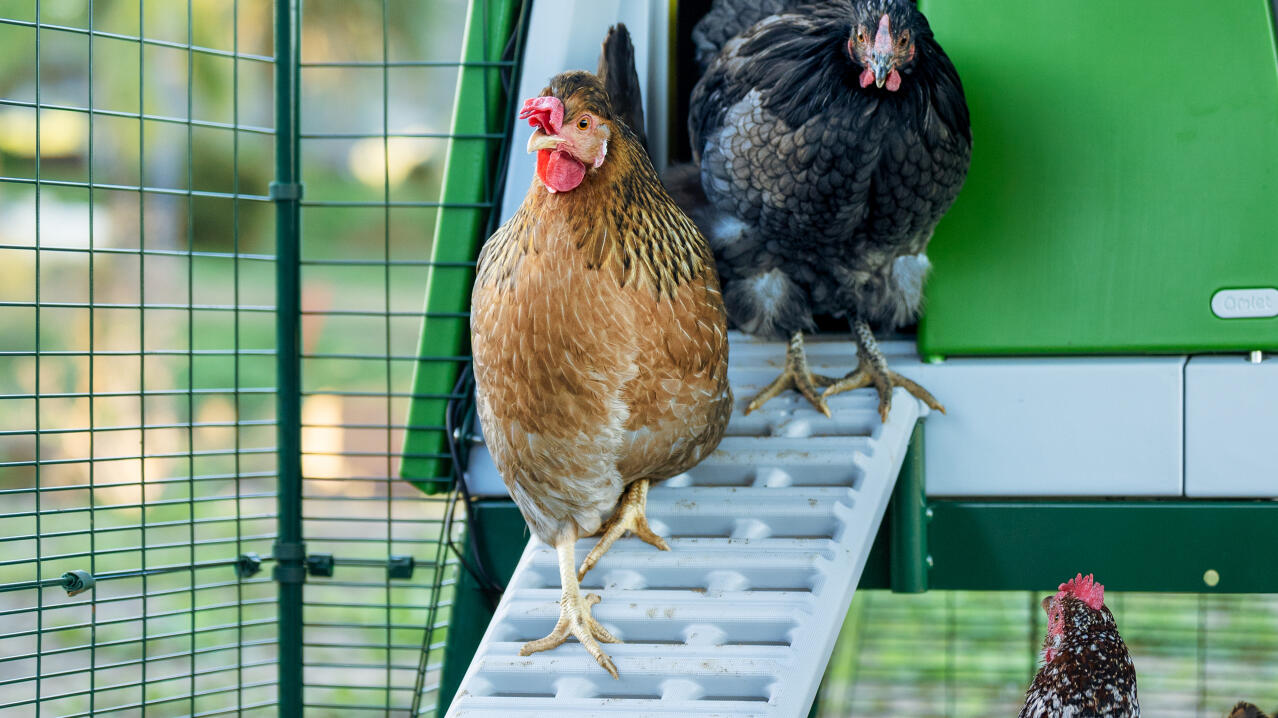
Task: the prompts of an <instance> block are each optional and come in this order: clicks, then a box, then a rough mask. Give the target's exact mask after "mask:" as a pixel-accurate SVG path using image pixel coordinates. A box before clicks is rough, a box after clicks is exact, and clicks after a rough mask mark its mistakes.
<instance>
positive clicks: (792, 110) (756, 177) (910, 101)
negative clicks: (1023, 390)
mask: <svg viewBox="0 0 1278 718" xmlns="http://www.w3.org/2000/svg"><path fill="white" fill-rule="evenodd" d="M778 10H780V12H779V13H778V14H772V15H767V13H772V12H777V11H778ZM747 22H750V23H753V24H749V25H748V26H746V27H745V29H744V30H741V31H739V34H736V35H735V36H731V39H728V40H726V41H724V40H723V38H725V37H729V33H732V32H734V31H735V29H736V28H738V27H741V26H743V25H745V24H746V23H747ZM693 36H694V39H695V42H696V43H697V51H698V55H699V57H701V58H702V59H703V60H706V59H707V58H709V60H708V66H707V67H706V68H705V74H704V75H703V76H702V78H701V79H700V81H699V82H698V83H697V85H696V87H695V88H694V90H693V94H692V100H691V110H690V112H689V117H688V129H689V132H690V135H691V137H692V145H693V147H692V149H693V158H694V162H696V163H698V165H699V168H700V180H701V186H702V189H703V191H704V203H705V204H704V206H696V199H695V198H694V199H693V200H692V202H691V203H690V205H689V207H688V209H689V211H690V213H691V214H693V216H694V219H696V220H697V221H698V223H699V224H700V226H701V227H702V230H703V231H705V232H706V234H707V237H708V239H709V240H710V244H711V247H712V248H713V250H714V253H715V258H716V261H717V263H718V269H719V275H720V279H721V281H722V282H723V289H724V301H725V303H726V306H727V309H728V319H729V321H730V323H731V324H732V325H733V326H735V327H737V328H739V329H741V330H743V331H745V332H747V333H750V334H753V335H756V336H759V337H763V338H769V339H784V338H786V337H788V338H789V341H790V345H789V350H788V351H787V355H786V368H785V371H784V372H783V373H782V374H781V376H779V377H778V378H777V379H776V381H774V382H772V383H771V384H770V385H769V386H768V387H766V388H765V389H764V390H763V391H762V392H760V393H759V395H758V396H756V397H755V398H754V400H753V401H752V402H751V403H750V405H749V408H748V409H747V412H748V411H750V410H754V409H757V408H758V407H760V406H762V405H763V403H764V402H766V401H767V400H768V399H770V398H772V397H773V396H776V395H777V394H779V393H780V392H782V391H784V390H786V389H787V388H791V387H792V388H795V389H797V390H798V391H799V392H801V393H802V394H803V395H804V396H805V397H807V398H808V400H809V401H811V402H812V404H813V405H815V406H816V407H817V408H818V409H819V410H821V411H822V412H824V413H825V414H827V415H829V407H828V406H827V404H826V398H827V397H829V396H831V395H833V394H836V393H838V392H842V391H847V390H850V389H857V388H861V387H866V386H873V387H874V388H875V389H876V390H877V392H878V396H879V413H880V415H881V416H882V417H883V418H884V420H886V418H887V415H888V410H889V407H890V402H891V393H892V388H893V386H902V387H904V388H906V389H907V390H909V391H910V392H911V393H913V394H914V395H915V396H918V397H919V398H921V399H923V400H924V401H926V402H927V403H928V405H930V406H932V407H933V408H935V409H938V410H941V411H944V409H943V408H942V406H941V404H940V403H939V402H937V401H936V399H935V398H934V397H932V395H931V394H930V393H928V392H927V391H926V390H925V389H923V388H922V387H920V386H919V385H917V384H915V383H914V382H912V381H910V380H908V379H906V378H904V377H902V376H900V375H899V374H896V373H895V372H892V371H890V370H889V369H888V367H887V362H886V361H885V360H884V358H883V354H882V352H881V351H880V350H879V349H878V346H877V344H876V342H875V338H874V333H873V329H872V327H878V328H881V329H886V330H891V329H894V328H897V327H900V326H903V325H905V324H908V323H910V322H911V321H913V320H914V319H915V318H916V317H917V315H918V313H919V310H920V305H921V303H922V286H923V280H924V278H925V276H926V273H927V271H928V267H929V265H928V262H927V258H926V256H925V255H924V254H923V252H924V250H925V248H926V247H927V243H928V240H929V239H930V238H931V236H932V230H933V229H934V228H935V227H936V224H937V222H938V221H940V219H941V217H942V215H944V214H945V212H946V211H947V210H948V209H949V207H950V205H951V204H953V202H954V200H955V198H956V197H957V196H958V193H959V189H960V188H961V187H962V185H963V180H964V178H965V177H966V176H967V168H968V164H969V160H970V157H971V145H972V140H971V129H970V125H969V120H968V110H967V103H966V100H965V99H964V96H963V87H962V84H961V82H960V81H959V77H958V74H957V72H956V71H955V69H954V66H953V65H952V64H951V63H950V60H949V58H947V57H946V55H945V53H944V51H942V50H941V47H940V45H938V44H937V42H936V40H935V39H934V38H933V36H932V31H931V29H930V28H929V26H928V23H927V19H926V18H924V17H923V15H922V14H921V13H920V12H919V11H918V9H917V8H916V7H915V4H914V2H912V1H911V0H856V1H855V2H852V0H831V1H828V2H821V3H812V2H811V1H810V0H808V1H806V2H799V1H796V0H789V1H788V2H787V1H785V0H717V2H716V3H715V5H714V7H713V8H712V10H711V12H710V13H709V14H708V15H707V16H706V17H705V18H703V19H702V20H701V22H700V23H698V25H697V28H696V29H695V31H694V34H693ZM667 181H668V182H670V183H671V184H672V185H679V184H680V182H679V176H678V174H677V173H674V176H673V177H671V176H668V178H667ZM819 317H836V318H847V319H848V320H850V322H851V325H852V330H853V336H854V338H855V341H856V345H857V354H858V357H859V363H858V366H857V368H856V369H855V370H854V371H853V372H851V373H849V374H848V375H847V376H846V377H843V378H842V379H838V380H836V379H834V378H831V377H825V376H821V375H819V374H814V373H812V372H811V371H810V370H809V369H808V366H807V361H806V355H805V353H804V344H803V333H804V332H811V331H814V330H815V329H816V326H817V323H816V320H817V318H819Z"/></svg>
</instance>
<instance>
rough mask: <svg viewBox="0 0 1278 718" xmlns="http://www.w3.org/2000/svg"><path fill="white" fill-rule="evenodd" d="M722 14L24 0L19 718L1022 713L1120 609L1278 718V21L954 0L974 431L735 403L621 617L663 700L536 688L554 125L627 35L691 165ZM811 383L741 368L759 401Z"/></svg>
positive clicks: (1173, 688) (952, 233)
mask: <svg viewBox="0 0 1278 718" xmlns="http://www.w3.org/2000/svg"><path fill="white" fill-rule="evenodd" d="M781 4H782V3H778V6H780V5H781ZM710 5H711V2H710V0H683V1H682V2H657V1H656V0H652V1H642V2H632V1H631V0H593V1H592V2H581V1H579V0H438V1H436V0H431V1H430V2H404V1H403V0H0V496H2V497H3V499H4V500H3V503H2V504H0V544H2V545H3V546H4V547H5V548H6V552H5V554H4V555H3V556H0V716H15V717H17V716H91V715H109V716H221V715H235V716H242V715H249V716H258V715H281V716H302V715H306V716H357V715H376V714H381V715H386V716H403V715H414V716H416V715H431V716H435V715H438V716H441V718H442V717H443V716H446V715H472V716H478V715H496V714H499V713H500V714H509V715H555V714H572V713H577V714H581V715H599V714H611V715H695V714H719V715H776V716H789V715H795V716H799V715H820V716H889V715H890V716H929V717H931V716H947V717H967V716H989V715H1015V714H1016V712H1017V711H1018V710H1019V709H1020V706H1021V705H1022V702H1023V701H1024V695H1025V688H1026V686H1027V685H1028V683H1029V681H1030V680H1031V678H1032V677H1033V676H1034V674H1035V672H1036V670H1037V668H1038V665H1039V661H1040V648H1041V647H1042V643H1043V635H1044V632H1045V631H1046V630H1047V628H1046V626H1047V617H1046V616H1045V615H1044V612H1043V610H1042V609H1041V608H1040V607H1039V600H1040V599H1041V598H1042V597H1043V596H1044V595H1046V594H1049V593H1051V592H1053V591H1054V590H1055V588H1056V586H1057V585H1058V584H1059V583H1061V582H1062V581H1063V580H1065V579H1068V578H1069V577H1071V576H1074V575H1075V574H1079V573H1094V574H1095V576H1096V578H1097V579H1098V580H1101V581H1103V582H1104V583H1105V585H1106V587H1107V588H1108V589H1110V591H1111V593H1109V594H1108V596H1107V599H1106V600H1107V603H1108V605H1109V607H1110V608H1111V609H1112V610H1113V613H1114V616H1115V618H1116V620H1117V622H1118V626H1119V629H1120V630H1121V632H1122V635H1123V638H1124V639H1125V640H1126V643H1127V645H1128V646H1129V648H1130V650H1131V653H1132V658H1133V660H1134V663H1135V667H1136V672H1137V675H1138V678H1139V682H1140V697H1141V702H1142V704H1143V707H1144V709H1145V713H1146V715H1157V716H1169V717H1171V718H1189V717H1191V716H1192V717H1193V718H1208V717H1214V716H1225V715H1227V713H1228V711H1229V709H1230V708H1231V707H1232V706H1233V705H1234V704H1235V703H1237V702H1238V701H1240V700H1248V701H1251V702H1253V703H1256V704H1258V705H1260V707H1261V708H1264V709H1271V708H1275V707H1278V688H1276V686H1278V598H1275V596H1274V594H1278V561H1275V559H1274V558H1273V557H1272V553H1273V552H1272V547H1273V546H1275V545H1278V528H1275V527H1278V504H1276V503H1275V500H1278V470H1276V469H1275V466H1278V451H1276V450H1275V442H1274V441H1273V438H1272V435H1273V427H1274V426H1276V425H1278V360H1275V359H1274V358H1273V356H1272V355H1273V353H1275V352H1278V243H1275V242H1274V241H1273V237H1274V235H1275V232H1278V205H1275V204H1274V202H1273V201H1272V198H1273V196H1275V193H1278V163H1274V162H1273V161H1272V158H1274V157H1276V156H1278V40H1276V39H1275V38H1276V37H1278V34H1276V32H1275V18H1276V16H1278V6H1276V5H1275V4H1274V3H1272V2H1267V1H1266V0H1237V1H1236V2H1229V3H1224V4H1221V5H1220V6H1218V7H1215V8H1214V9H1213V11H1212V13H1211V14H1204V13H1203V12H1202V11H1201V8H1200V7H1199V6H1198V5H1197V4H1194V3H1190V2H1187V1H1183V0H1177V1H1176V2H1171V3H1168V2H1161V3H1155V2H1152V0H1150V1H1146V0H1141V1H1140V2H1132V3H1126V4H1123V5H1122V6H1121V7H1117V6H1114V5H1113V4H1112V3H1105V2H1102V1H1101V0H1082V1H1080V2H1075V3H1057V4H1055V5H1044V4H1039V3H1029V4H1026V3H1019V2H1013V1H1012V0H996V1H991V0H980V1H978V0H947V1H945V2H941V1H939V0H921V1H920V3H919V5H920V8H921V9H922V10H923V11H924V12H925V13H926V15H927V17H928V20H929V22H930V23H931V26H932V29H933V30H934V31H935V33H936V36H937V38H938V39H939V40H940V42H941V43H942V44H943V45H944V46H945V48H946V50H947V52H948V53H949V55H950V57H951V58H952V59H953V62H954V64H955V66H956V67H957V68H958V71H959V73H960V75H961V77H962V81H963V85H964V88H965V92H966V95H967V101H968V104H969V106H970V108H971V116H972V134H973V137H974V145H973V153H972V162H971V170H970V173H969V175H968V179H967V183H966V186H965V187H964V189H963V191H962V193H961V194H960V196H959V199H958V201H957V202H956V203H955V205H954V207H953V210H952V211H951V212H950V213H949V214H948V215H947V216H946V218H945V219H944V220H943V221H942V222H941V224H940V225H939V226H938V228H937V230H936V233H935V237H934V239H933V241H932V243H931V245H930V248H929V256H930V257H931V260H932V263H933V265H934V269H933V276H932V278H931V279H930V280H929V284H928V290H927V291H928V294H927V311H926V314H925V315H924V317H923V319H922V321H921V322H920V324H919V326H918V327H917V329H913V328H911V329H910V330H908V331H907V332H905V333H903V334H900V335H897V336H893V337H890V338H887V339H885V341H884V342H883V348H884V350H885V353H886V354H887V356H888V358H889V360H890V363H891V366H892V367H893V368H894V369H895V370H897V371H899V372H900V373H901V374H903V375H905V376H908V377H910V378H913V379H915V380H917V381H919V382H921V383H924V384H926V385H927V386H928V387H929V388H930V389H931V390H932V391H933V392H934V393H935V394H936V395H937V396H938V397H939V398H940V399H941V400H942V401H943V402H944V403H945V405H946V407H947V409H948V412H947V413H946V414H944V415H941V414H939V413H937V412H929V411H928V410H927V408H926V407H925V406H923V405H922V404H921V403H920V402H917V401H915V400H914V399H913V398H911V397H910V396H908V395H907V394H905V393H904V392H897V393H896V395H895V397H894V399H893V404H892V415H891V418H890V419H889V420H888V421H886V422H883V421H881V420H880V418H879V416H878V414H877V413H876V411H875V409H874V401H873V398H872V397H871V396H869V395H868V393H867V392H861V391H858V392H851V393H849V394H847V395H842V396H840V397H836V398H834V399H832V400H831V402H830V408H831V409H832V414H833V417H832V418H829V419H827V418H825V417H821V416H819V415H818V414H816V412H814V411H812V410H811V409H809V408H805V406H803V405H801V404H800V402H799V400H798V399H794V400H791V398H789V397H786V396H783V397H779V398H777V399H775V400H774V401H773V403H772V404H769V406H768V408H767V409H766V410H763V411H759V412H755V413H752V414H750V415H749V416H742V415H741V412H740V411H739V409H740V407H738V411H737V412H736V414H734V417H733V419H732V422H731V423H730V424H729V429H728V436H727V437H726V438H725V439H724V441H723V444H722V445H721V448H720V450H719V451H718V452H716V454H715V455H713V456H712V457H711V458H710V459H707V461H706V462H705V463H704V464H703V465H701V466H699V467H697V468H696V469H694V470H692V471H690V472H689V473H688V474H684V475H681V476H678V477H675V478H673V479H671V480H670V481H668V482H666V483H665V484H663V485H661V486H659V487H656V488H654V489H653V492H652V494H651V497H650V499H649V503H650V506H651V509H650V511H651V516H652V518H653V526H654V528H656V529H657V531H658V533H662V534H663V535H666V536H667V537H669V538H670V543H671V548H672V551H671V552H669V553H666V552H660V553H658V552H656V551H655V550H653V549H651V548H650V547H647V546H644V545H642V544H637V543H636V544H635V545H633V546H632V545H630V544H631V540H623V541H621V542H619V543H618V544H617V547H616V549H614V551H613V553H611V554H610V555H609V556H608V557H606V558H605V559H604V561H603V562H601V563H600V565H599V567H598V568H597V569H596V572H595V573H597V574H599V576H598V578H597V579H595V582H594V583H591V582H590V580H589V579H588V580H587V582H586V583H585V584H584V585H585V586H586V588H589V589H592V590H597V591H599V592H600V593H602V594H603V595H604V602H603V603H601V604H600V606H599V612H598V613H597V614H596V615H597V617H598V618H599V619H600V620H601V621H602V622H603V623H604V624H605V625H608V626H609V627H610V629H611V630H614V631H615V632H616V633H617V634H618V635H619V636H620V637H621V638H623V639H624V640H625V641H626V643H625V644H623V645H618V646H611V647H610V650H611V652H612V654H613V655H614V657H615V658H616V659H617V665H618V667H619V669H620V671H621V674H622V679H621V680H619V681H613V680H612V679H611V678H610V677H608V676H607V674H605V673H603V672H602V671H601V670H600V669H599V668H598V666H596V665H595V664H594V662H593V661H591V660H590V659H589V657H587V656H586V655H585V653H584V651H581V647H580V646H578V645H575V644H574V643H572V642H570V643H569V644H568V645H565V646H561V647H559V648H557V649H555V650H554V651H551V652H548V653H541V654H536V655H534V656H532V657H529V658H526V659H519V658H518V657H517V656H516V655H515V654H514V651H515V650H516V649H517V648H518V645H519V644H518V642H519V641H523V640H528V639H531V638H536V637H538V636H540V635H543V634H544V632H545V631H546V630H547V629H549V628H550V626H551V625H553V623H554V615H555V610H556V609H555V605H554V604H555V600H556V598H557V597H558V593H557V591H556V589H557V587H558V583H557V581H558V577H557V575H556V573H555V569H554V552H553V550H552V549H548V548H547V547H546V546H545V545H543V544H540V542H539V541H537V540H535V539H534V540H530V535H529V531H528V528H527V526H526V525H525V523H524V520H523V518H522V517H521V516H520V514H519V511H518V509H517V508H516V506H515V504H514V503H513V502H512V501H511V500H510V498H509V496H508V495H507V491H506V488H505V486H504V484H502V482H501V480H500V477H499V476H498V475H497V472H496V469H495V467H494V465H493V461H492V459H491V457H490V455H489V453H488V451H487V449H486V447H485V444H484V441H483V430H482V427H481V426H479V424H478V422H477V420H476V418H475V412H474V408H473V404H474V401H473V378H472V376H471V373H470V371H469V369H468V366H469V362H470V356H469V352H470V349H469V343H468V336H469V335H468V322H469V297H470V287H471V283H472V281H473V275H474V267H475V260H476V255H477V253H478V250H479V248H480V247H481V246H482V243H483V241H484V239H485V238H486V237H487V236H488V235H490V234H491V233H492V232H493V231H494V229H495V228H496V227H497V226H498V225H499V224H500V223H501V222H502V221H503V220H504V219H505V218H507V217H509V216H510V215H511V214H512V213H513V211H514V209H515V208H516V207H518V205H519V203H520V201H521V199H522V198H523V195H524V193H525V191H526V188H527V186H528V181H529V178H530V177H531V176H532V173H533V171H534V160H533V158H532V157H531V156H529V155H527V154H526V153H525V152H523V148H524V143H525V142H526V141H527V139H528V133H529V130H527V129H526V128H525V127H524V126H523V123H522V122H518V121H517V120H516V112H517V111H518V108H519V103H520V102H521V101H522V100H523V99H524V98H527V97H532V96H535V95H537V94H538V93H539V92H540V90H541V88H542V87H543V86H544V85H545V83H546V81H547V80H548V79H549V78H550V77H551V76H552V75H554V74H556V73H558V72H561V71H564V70H568V69H592V68H594V67H595V65H596V61H597V58H598V55H599V43H600V41H601V40H602V39H603V37H604V34H605V32H606V30H607V28H608V27H609V26H610V25H612V24H614V23H617V22H624V23H625V25H626V26H627V27H628V28H629V31H630V33H631V36H632V37H633V40H634V46H635V60H636V70H637V74H638V76H639V79H640V84H641V86H642V90H643V94H644V97H643V101H644V111H645V114H644V116H645V119H646V128H645V129H646V131H647V136H648V138H649V149H650V151H651V155H652V157H653V159H654V163H655V164H657V165H658V166H663V165H666V164H673V163H677V162H681V161H686V160H688V159H689V157H690V149H689V139H688V132H687V129H686V117H687V115H688V101H689V96H690V94H691V91H692V88H693V85H694V84H695V83H696V81H697V67H696V64H695V62H694V47H693V40H692V28H693V26H694V24H695V23H696V22H697V21H698V20H699V19H700V18H701V17H703V16H704V15H705V13H706V12H707V10H708V8H709V7H710ZM1204 38H1206V41H1207V42H1208V43H1209V44H1210V45H1211V51H1210V53H1209V55H1210V57H1211V59H1210V60H1209V61H1204V59H1203V55H1201V54H1196V53H1192V52H1186V51H1185V48H1194V47H1202V44H1203V42H1204ZM784 353H785V349H784V346H782V345H780V344H776V343H769V342H764V341H760V340H753V339H750V338H747V337H744V336H740V335H735V334H734V335H733V337H732V350H731V356H732V359H731V366H730V372H729V375H730V379H731V381H732V383H733V387H734V390H735V392H736V394H737V396H738V400H739V403H740V402H741V400H743V398H746V397H748V396H749V395H750V394H752V393H753V392H754V391H756V390H757V387H759V386H761V385H762V384H764V383H766V381H767V376H768V374H769V372H772V373H775V371H776V368H777V367H778V366H779V362H780V361H781V358H782V357H783V355H784ZM809 354H810V358H811V361H812V362H813V364H814V365H816V366H819V367H823V368H825V369H827V370H829V371H834V370H835V369H839V370H840V371H842V370H845V369H846V368H849V367H850V365H851V362H852V359H853V357H854V353H853V349H852V344H851V342H850V341H849V339H848V337H847V336H846V335H839V334H832V335H830V336H822V337H815V338H813V340H812V342H811V344H810V347H809ZM862 394H867V395H866V396H862Z"/></svg>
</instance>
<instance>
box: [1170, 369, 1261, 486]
mask: <svg viewBox="0 0 1278 718" xmlns="http://www.w3.org/2000/svg"><path fill="white" fill-rule="evenodd" d="M1275 397H1278V357H1274V356H1269V357H1267V358H1264V359H1263V360H1262V361H1260V362H1256V363H1252V362H1250V361H1248V360H1247V358H1246V357H1242V356H1239V355H1233V356H1202V357H1193V358H1192V359H1190V360H1189V365H1188V366H1187V367H1186V368H1185V493H1186V494H1187V495H1189V496H1196V497H1212V498H1215V497H1235V498H1278V402H1275Z"/></svg>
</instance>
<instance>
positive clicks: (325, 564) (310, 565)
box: [306, 553, 333, 578]
mask: <svg viewBox="0 0 1278 718" xmlns="http://www.w3.org/2000/svg"><path fill="white" fill-rule="evenodd" d="M306 572H307V573H309V574H310V575H312V576H322V577H324V578H332V577H333V554H331V553H313V554H311V555H310V556H307V557H306Z"/></svg>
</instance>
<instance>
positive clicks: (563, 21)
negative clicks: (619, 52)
mask: <svg viewBox="0 0 1278 718" xmlns="http://www.w3.org/2000/svg"><path fill="white" fill-rule="evenodd" d="M669 12H670V4H669V3H667V2H660V1H659V0H537V2H535V3H533V4H532V17H530V18H529V23H528V39H527V43H526V50H525V51H524V57H523V67H522V68H521V70H520V80H519V92H518V94H517V95H516V98H517V101H516V102H514V103H512V107H511V112H512V113H518V112H519V109H520V107H522V106H523V101H524V100H525V99H527V98H529V97H536V96H537V95H538V94H540V93H541V90H542V88H544V87H545V86H546V84H547V83H548V82H550V78H552V77H554V76H555V75H558V74H559V73H561V72H565V71H567V70H589V71H590V72H594V71H595V68H596V67H597V66H598V64H599V46H600V44H601V43H602V42H603V39H604V36H605V35H606V34H607V32H608V27H609V26H611V25H614V24H616V23H618V22H624V23H625V24H626V29H628V30H629V31H630V39H631V42H633V43H634V46H635V71H636V72H638V74H639V82H640V84H641V85H642V86H643V113H644V114H643V119H644V122H645V123H646V124H647V125H648V126H647V128H646V129H647V134H648V151H649V154H650V155H651V157H652V158H653V164H655V165H656V166H657V167H664V166H665V164H666V155H667V152H666V127H667V123H666V116H667V113H668V111H669V109H668V107H667V105H668V99H667V98H668V97H669V92H668V90H667V88H668V87H669V78H668V77H667V74H666V57H667V56H668V52H667V48H668V47H669V35H670V21H669ZM514 126H515V132H514V137H513V138H512V139H511V152H510V163H509V164H508V165H507V167H506V192H505V194H504V195H503V197H502V203H501V216H502V219H503V220H505V219H507V218H509V217H510V216H511V215H513V214H514V213H515V210H517V209H519V203H520V202H523V200H524V195H525V194H527V193H528V184H529V183H530V182H532V177H533V170H534V169H535V168H536V162H535V160H534V157H533V156H532V155H530V154H528V153H527V152H525V151H524V147H525V146H526V145H527V143H528V137H529V136H530V135H531V134H532V129H531V128H530V127H529V126H528V123H527V121H524V120H516V121H515V125H514Z"/></svg>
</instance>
